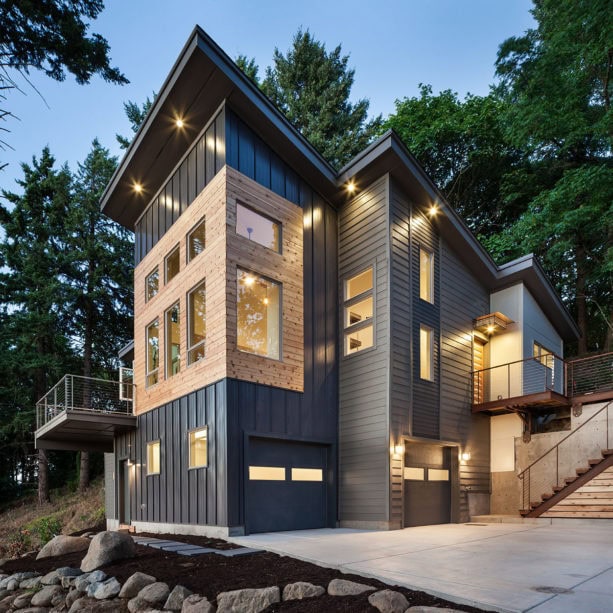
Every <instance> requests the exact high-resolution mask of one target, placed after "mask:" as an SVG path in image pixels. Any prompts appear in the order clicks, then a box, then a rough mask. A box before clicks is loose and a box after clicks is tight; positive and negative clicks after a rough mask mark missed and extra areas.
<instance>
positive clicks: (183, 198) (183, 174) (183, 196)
mask: <svg viewBox="0 0 613 613" xmlns="http://www.w3.org/2000/svg"><path fill="white" fill-rule="evenodd" d="M188 160H189V158H188V159H187V160H185V161H184V162H183V164H181V166H180V167H179V169H178V171H177V174H178V175H179V176H180V181H181V187H180V206H179V215H183V213H185V209H187V205H188V204H189V203H190V202H191V201H188V199H187V166H188Z"/></svg>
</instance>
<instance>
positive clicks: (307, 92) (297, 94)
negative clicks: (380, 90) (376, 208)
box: [247, 30, 381, 167]
mask: <svg viewBox="0 0 613 613" xmlns="http://www.w3.org/2000/svg"><path fill="white" fill-rule="evenodd" d="M348 62H349V56H347V55H342V54H341V47H340V45H339V46H338V47H336V48H335V49H334V50H333V51H331V52H328V51H326V47H325V45H324V44H323V43H321V42H319V41H318V40H316V39H315V38H313V36H312V35H311V34H310V32H309V31H308V30H307V31H306V32H305V31H302V30H298V32H297V33H296V35H295V36H294V39H293V42H292V47H291V48H290V49H289V50H288V52H287V54H286V55H284V54H283V53H281V52H280V51H279V50H278V49H275V51H274V55H273V66H269V67H268V68H267V69H266V76H265V78H264V80H263V81H262V83H261V88H262V91H263V92H264V93H265V94H266V95H267V96H268V97H269V98H270V99H271V100H272V102H273V103H274V104H275V105H276V106H277V107H278V108H279V110H280V111H281V112H282V113H284V114H285V116H286V117H287V119H288V120H289V121H290V122H291V123H292V124H293V125H294V126H295V127H296V128H297V129H298V130H300V132H301V133H302V134H303V136H305V137H306V138H307V140H308V141H309V142H310V143H311V144H312V145H313V146H314V147H315V148H316V149H317V150H318V151H319V152H320V153H321V154H322V155H323V157H324V158H326V159H327V160H328V161H329V162H330V163H331V164H332V165H333V166H336V167H340V166H342V165H343V164H345V163H347V162H348V161H349V160H351V159H352V158H353V157H354V156H355V155H356V154H357V153H359V152H360V151H362V150H363V149H364V148H365V147H366V146H367V145H368V143H369V142H370V141H371V140H372V138H373V137H374V136H375V135H376V134H377V133H378V131H379V129H380V127H381V117H376V118H374V119H372V120H370V121H368V117H367V115H368V106H369V102H368V100H366V99H362V100H358V101H357V102H356V103H355V104H353V103H351V102H349V96H350V94H351V87H352V86H353V80H354V74H355V71H354V70H352V69H349V68H348V67H347V64H348ZM254 68H255V64H254V63H251V68H248V70H250V71H251V74H254V72H253V69H254ZM247 74H248V75H249V76H251V75H250V73H249V72H248V73H247Z"/></svg>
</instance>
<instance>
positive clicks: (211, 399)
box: [205, 385, 217, 525]
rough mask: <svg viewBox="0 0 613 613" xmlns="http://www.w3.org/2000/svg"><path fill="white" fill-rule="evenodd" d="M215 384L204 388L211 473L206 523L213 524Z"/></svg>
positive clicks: (215, 421)
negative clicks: (209, 434) (209, 435)
mask: <svg viewBox="0 0 613 613" xmlns="http://www.w3.org/2000/svg"><path fill="white" fill-rule="evenodd" d="M215 391H216V390H215V386H214V385H209V386H208V387H207V388H206V392H205V393H206V408H207V420H208V423H209V432H211V440H210V449H209V462H210V469H211V474H210V475H209V481H208V483H207V493H206V494H207V496H206V513H207V517H206V523H207V524H209V525H215V524H216V523H217V500H216V497H217V482H216V481H217V475H216V472H217V411H216V408H217V407H216V402H215V400H216V398H215V397H216V394H215Z"/></svg>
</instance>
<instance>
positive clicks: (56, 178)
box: [0, 148, 71, 504]
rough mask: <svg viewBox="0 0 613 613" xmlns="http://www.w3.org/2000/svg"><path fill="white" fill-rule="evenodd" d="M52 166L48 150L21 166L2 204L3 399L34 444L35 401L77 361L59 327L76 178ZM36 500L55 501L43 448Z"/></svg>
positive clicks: (15, 422) (20, 429) (17, 429)
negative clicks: (6, 362) (6, 363)
mask: <svg viewBox="0 0 613 613" xmlns="http://www.w3.org/2000/svg"><path fill="white" fill-rule="evenodd" d="M54 163H55V160H54V158H53V156H52V155H51V153H50V152H49V149H48V148H45V149H44V150H43V152H42V154H41V156H40V158H39V159H38V160H37V159H36V158H33V160H32V165H31V166H30V165H27V164H22V169H23V173H24V178H23V179H22V180H20V181H18V184H19V185H20V186H21V188H22V190H23V194H22V195H19V194H15V193H8V192H3V196H4V197H5V198H6V199H7V200H8V202H9V203H10V205H12V206H10V207H8V206H6V205H0V224H1V225H2V229H3V231H4V237H3V240H2V242H1V243H0V264H1V265H2V272H0V305H1V307H2V315H3V319H4V321H3V324H4V325H5V326H6V329H7V330H8V333H9V335H10V336H9V340H8V341H6V340H5V344H8V345H9V348H8V350H9V355H10V359H11V361H12V366H11V368H10V369H9V371H8V373H9V376H10V379H9V381H8V383H9V385H10V386H11V387H12V390H9V392H8V393H7V392H6V391H5V396H6V395H9V400H8V403H9V407H13V408H14V409H15V410H16V415H15V420H13V426H12V427H13V428H14V430H13V431H14V432H15V433H19V434H20V435H24V434H25V433H26V429H25V428H24V423H29V432H28V437H29V443H28V444H29V445H31V440H32V432H33V430H34V420H35V404H36V401H37V400H38V399H39V398H41V397H42V396H43V395H44V394H45V393H46V391H47V390H48V389H49V388H50V387H51V386H52V385H54V384H55V383H56V381H57V380H58V379H59V378H60V377H61V376H62V375H63V374H64V372H65V371H66V370H67V368H68V367H67V365H68V364H69V363H70V358H71V351H70V348H69V346H68V342H67V340H66V339H67V335H66V333H65V330H63V329H62V327H61V324H60V311H61V310H62V309H63V308H64V306H65V298H66V287H65V285H64V284H63V283H62V281H61V275H62V271H63V270H64V269H65V267H66V262H65V260H64V255H63V254H64V250H63V242H62V235H63V232H64V221H65V219H66V212H67V209H68V202H69V198H70V174H69V173H68V171H67V170H66V169H65V168H63V169H62V170H60V171H57V170H55V168H54ZM18 394H19V395H20V397H18ZM3 425H4V424H3ZM9 431H11V430H10V429H9ZM38 498H39V502H40V503H41V504H42V503H44V502H47V501H48V500H49V460H48V457H47V453H46V452H45V450H43V449H41V450H39V452H38Z"/></svg>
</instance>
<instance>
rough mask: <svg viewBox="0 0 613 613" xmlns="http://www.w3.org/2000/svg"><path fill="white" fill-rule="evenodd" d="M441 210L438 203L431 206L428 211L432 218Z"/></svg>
mask: <svg viewBox="0 0 613 613" xmlns="http://www.w3.org/2000/svg"><path fill="white" fill-rule="evenodd" d="M439 210H440V209H439V207H438V205H437V204H436V203H435V204H431V205H430V208H429V209H428V215H430V217H435V216H436V215H437V214H438V212H439Z"/></svg>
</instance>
